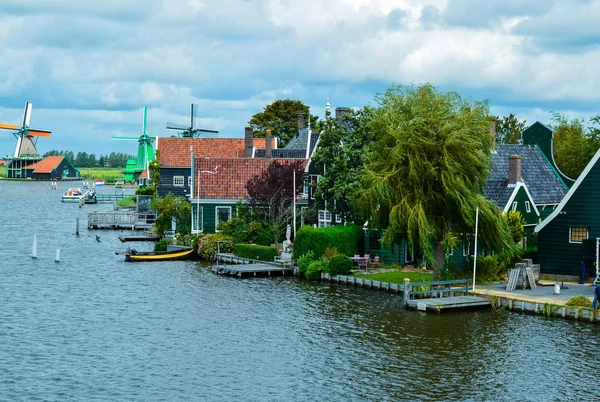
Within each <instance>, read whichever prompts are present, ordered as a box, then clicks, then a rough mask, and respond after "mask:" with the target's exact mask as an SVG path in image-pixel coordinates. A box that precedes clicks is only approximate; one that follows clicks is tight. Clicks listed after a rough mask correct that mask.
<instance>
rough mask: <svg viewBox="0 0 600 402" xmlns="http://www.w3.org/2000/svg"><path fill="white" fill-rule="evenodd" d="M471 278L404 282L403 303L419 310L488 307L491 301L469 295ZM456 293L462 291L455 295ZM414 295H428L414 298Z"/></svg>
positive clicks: (440, 310)
mask: <svg viewBox="0 0 600 402" xmlns="http://www.w3.org/2000/svg"><path fill="white" fill-rule="evenodd" d="M472 284H473V281H472V280H471V279H459V280H453V281H434V282H415V283H411V282H410V281H406V282H404V305H405V306H406V307H408V308H415V309H417V310H421V311H435V312H438V313H439V312H442V311H453V310H465V309H475V308H490V307H491V306H492V305H491V303H490V302H489V301H488V300H486V299H484V298H483V297H478V296H469V295H468V294H469V290H473V288H472V287H469V285H472ZM457 293H464V294H463V295H461V296H456V294H457ZM415 296H429V297H427V298H422V299H416V298H415Z"/></svg>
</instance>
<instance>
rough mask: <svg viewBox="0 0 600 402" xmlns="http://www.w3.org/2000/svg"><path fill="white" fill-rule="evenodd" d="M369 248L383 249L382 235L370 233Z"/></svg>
mask: <svg viewBox="0 0 600 402" xmlns="http://www.w3.org/2000/svg"><path fill="white" fill-rule="evenodd" d="M369 248H370V249H373V250H380V249H381V234H380V233H379V232H369Z"/></svg>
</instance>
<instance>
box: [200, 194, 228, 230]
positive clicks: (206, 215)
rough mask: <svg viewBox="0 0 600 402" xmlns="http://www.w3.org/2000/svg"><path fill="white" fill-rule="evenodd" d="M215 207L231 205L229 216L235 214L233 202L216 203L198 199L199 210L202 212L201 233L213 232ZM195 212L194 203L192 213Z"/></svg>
mask: <svg viewBox="0 0 600 402" xmlns="http://www.w3.org/2000/svg"><path fill="white" fill-rule="evenodd" d="M217 207H231V216H230V218H233V217H234V216H235V215H236V214H237V210H236V207H235V203H217V202H207V201H202V200H201V201H200V208H201V209H200V211H201V213H202V217H201V221H202V227H201V229H202V232H203V233H215V232H216V231H217V228H216V220H217ZM195 213H196V204H192V214H195Z"/></svg>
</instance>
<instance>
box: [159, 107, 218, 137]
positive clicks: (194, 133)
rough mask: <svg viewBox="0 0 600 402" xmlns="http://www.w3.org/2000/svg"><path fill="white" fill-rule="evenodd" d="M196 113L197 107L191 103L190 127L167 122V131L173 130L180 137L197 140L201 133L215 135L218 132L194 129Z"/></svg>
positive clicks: (207, 129)
mask: <svg viewBox="0 0 600 402" xmlns="http://www.w3.org/2000/svg"><path fill="white" fill-rule="evenodd" d="M197 111H198V105H195V104H193V103H192V104H191V105H190V125H189V126H183V125H181V124H176V123H169V122H167V130H175V131H177V132H178V134H179V136H180V137H184V138H197V137H199V136H200V134H201V133H209V134H217V133H218V132H219V130H212V129H209V128H197V127H195V123H196V113H197Z"/></svg>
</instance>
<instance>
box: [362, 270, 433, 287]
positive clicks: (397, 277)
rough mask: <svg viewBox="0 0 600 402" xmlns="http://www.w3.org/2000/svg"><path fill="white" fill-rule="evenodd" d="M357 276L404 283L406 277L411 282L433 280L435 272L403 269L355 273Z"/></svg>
mask: <svg viewBox="0 0 600 402" xmlns="http://www.w3.org/2000/svg"><path fill="white" fill-rule="evenodd" d="M354 276H355V277H357V278H366V279H373V280H375V281H381V282H390V283H399V284H402V283H404V278H408V279H410V281H411V282H431V281H433V274H432V273H428V272H403V271H389V272H378V273H375V274H364V273H355V274H354Z"/></svg>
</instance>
